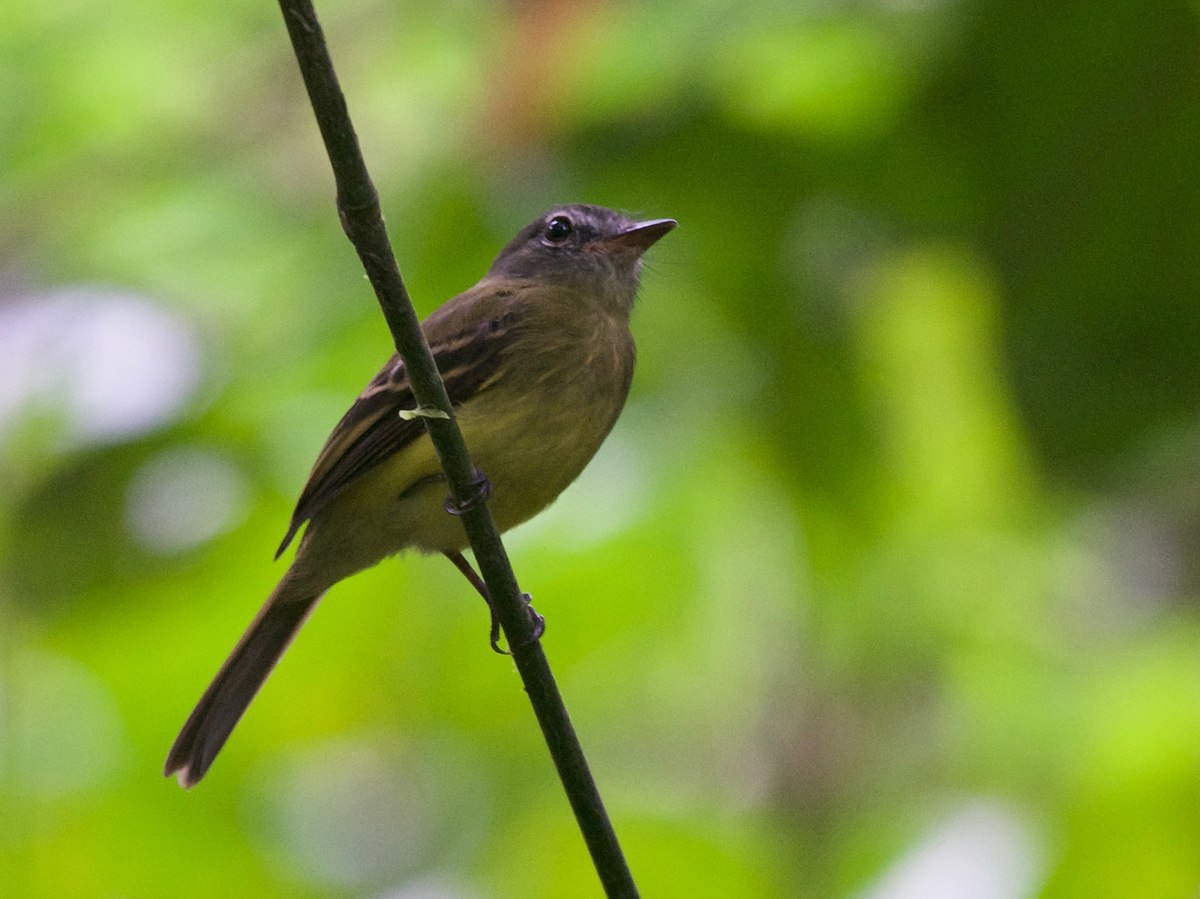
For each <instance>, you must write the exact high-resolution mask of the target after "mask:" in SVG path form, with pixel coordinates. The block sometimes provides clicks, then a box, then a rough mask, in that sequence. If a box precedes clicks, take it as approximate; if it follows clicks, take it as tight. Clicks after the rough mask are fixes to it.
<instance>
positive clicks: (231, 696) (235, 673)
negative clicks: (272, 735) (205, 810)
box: [163, 576, 322, 788]
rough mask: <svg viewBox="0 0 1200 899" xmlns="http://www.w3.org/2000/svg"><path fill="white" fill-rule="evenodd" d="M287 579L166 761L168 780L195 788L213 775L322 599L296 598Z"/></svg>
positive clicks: (318, 595) (210, 687)
mask: <svg viewBox="0 0 1200 899" xmlns="http://www.w3.org/2000/svg"><path fill="white" fill-rule="evenodd" d="M288 588H289V582H288V578H287V577H286V576H285V577H284V579H283V580H282V581H281V582H280V584H279V586H277V587H276V588H275V590H274V592H273V593H272V594H271V597H270V598H269V599H268V600H267V601H266V604H265V605H263V607H262V609H261V610H260V611H259V613H258V615H257V617H255V619H254V621H252V622H251V623H250V627H248V628H247V629H246V633H244V634H243V635H242V639H241V640H239V641H238V644H237V646H235V647H234V649H233V652H231V653H230V654H229V658H227V659H226V660H225V664H224V665H222V666H221V670H220V671H218V672H217V676H216V677H214V678H213V681H212V683H211V684H209V685H208V689H207V690H205V691H204V695H203V696H201V697H200V701H199V702H198V703H197V704H196V708H195V709H193V710H192V714H191V715H190V716H189V717H188V720H187V723H186V724H184V725H183V730H181V731H180V732H179V736H178V737H176V738H175V744H174V745H173V746H172V747H171V751H170V753H168V755H167V763H166V765H165V766H164V768H163V774H165V775H166V776H167V777H170V776H171V775H172V774H174V775H176V777H177V778H178V779H179V783H180V785H181V786H183V787H186V788H191V787H192V786H194V785H195V784H196V783H198V782H199V780H200V778H202V777H203V776H204V773H205V772H206V771H208V768H209V766H210V765H211V764H212V763H213V759H215V758H216V757H217V753H218V752H220V751H221V747H222V746H224V745H225V741H226V740H227V739H229V734H230V733H232V732H233V728H234V727H235V726H236V725H237V723H238V720H239V719H240V718H241V717H242V713H243V712H245V711H246V707H247V706H249V705H250V700H252V699H253V698H254V696H255V694H256V693H258V690H259V688H260V687H261V686H262V685H263V682H264V681H265V680H266V679H267V676H268V675H269V674H270V673H271V670H272V669H273V668H274V667H275V663H276V662H278V661H279V658H280V656H282V655H283V653H284V650H286V649H287V648H288V645H289V644H290V643H291V642H292V639H293V638H294V637H295V636H296V633H297V631H299V630H300V627H301V625H303V624H304V621H305V619H307V618H308V616H309V614H310V613H311V612H312V610H313V608H314V607H315V606H316V604H317V601H318V600H320V598H321V596H322V594H321V593H316V594H313V595H309V596H300V597H292V596H289V595H288V592H289V590H288Z"/></svg>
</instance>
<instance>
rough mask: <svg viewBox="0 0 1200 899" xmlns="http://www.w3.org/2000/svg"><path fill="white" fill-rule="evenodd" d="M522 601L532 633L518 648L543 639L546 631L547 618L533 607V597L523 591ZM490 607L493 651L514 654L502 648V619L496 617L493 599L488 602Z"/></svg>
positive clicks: (503, 654) (505, 654)
mask: <svg viewBox="0 0 1200 899" xmlns="http://www.w3.org/2000/svg"><path fill="white" fill-rule="evenodd" d="M521 602H523V603H524V605H525V614H526V615H528V616H529V624H530V634H529V639H528V640H526V641H525V642H523V643H521V644H520V645H519V646H518V647H517V649H521V648H522V647H525V646H529V645H530V644H531V643H536V642H537V641H538V640H540V639H542V634H544V633H546V619H545V618H544V617H542V616H541V615H540V614H538V611H537V609H535V608H534V607H533V597H532V596H530V595H529V594H528V593H522V594H521ZM488 608H489V609H491V612H492V628H491V632H490V637H491V644H492V651H493V652H498V653H500V655H502V656H510V655H512V653H511V652H509V651H508V650H507V649H501V648H500V619H499V618H497V617H496V610H495V608H493V606H492V603H491V601H489V602H488Z"/></svg>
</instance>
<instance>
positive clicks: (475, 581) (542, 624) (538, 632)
mask: <svg viewBox="0 0 1200 899" xmlns="http://www.w3.org/2000/svg"><path fill="white" fill-rule="evenodd" d="M442 555H444V556H445V557H446V558H447V559H449V560H450V561H451V562H453V563H454V567H455V568H457V569H458V570H459V571H461V572H462V574H463V577H465V578H466V579H467V580H468V581H470V582H471V586H472V587H474V588H475V589H476V591H478V593H479V595H480V596H482V597H483V601H484V602H486V603H487V605H488V611H489V612H490V613H491V616H492V624H491V629H490V630H489V631H488V637H489V640H490V642H491V644H492V650H493V651H495V652H498V653H500V654H501V655H511V653H508V652H506V651H504V650H503V649H501V648H500V619H499V618H497V617H496V609H495V607H494V606H493V605H492V597H491V594H490V593H488V588H487V584H485V583H484V582H483V578H481V577H480V576H479V575H478V574H476V572H475V569H474V568H472V567H471V563H470V562H468V561H467V560H466V557H464V556H463V554H462V553H460V552H459V551H458V550H443V551H442ZM521 599H522V600H524V601H525V608H526V609H527V610H528V612H529V620H530V621H532V622H533V637H532V638H530V641H529V642H530V643H533V642H535V641H537V640H540V639H541V638H542V634H544V633H545V632H546V619H545V618H543V617H542V616H541V615H539V614H538V613H537V611H536V610H535V609H534V608H533V606H532V605H531V602H532V600H533V597H531V596H530V595H529V594H528V593H522V594H521Z"/></svg>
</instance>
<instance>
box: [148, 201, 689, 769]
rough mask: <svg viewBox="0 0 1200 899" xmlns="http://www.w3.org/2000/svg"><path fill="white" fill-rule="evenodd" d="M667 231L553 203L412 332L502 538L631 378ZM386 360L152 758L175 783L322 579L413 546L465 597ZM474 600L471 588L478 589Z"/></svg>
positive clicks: (442, 515)
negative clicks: (654, 259)
mask: <svg viewBox="0 0 1200 899" xmlns="http://www.w3.org/2000/svg"><path fill="white" fill-rule="evenodd" d="M674 227H675V222H674V221H672V220H671V219H655V220H653V221H644V222H634V221H631V220H629V219H627V218H625V217H623V216H621V215H619V214H618V213H616V212H613V211H612V210H609V209H605V208H603V207H600V206H585V205H572V206H562V207H559V208H557V209H554V210H551V211H550V212H547V213H546V214H545V215H542V216H540V217H539V218H537V219H535V220H534V221H533V222H532V223H530V224H529V225H528V226H527V227H525V228H524V229H523V230H522V231H521V232H520V233H519V234H518V235H517V236H516V237H515V238H514V239H513V240H512V241H511V242H510V243H509V244H508V246H506V247H505V248H504V249H503V250H502V251H501V252H500V255H499V256H497V257H496V261H495V262H494V263H492V267H491V268H490V269H489V270H488V272H487V274H486V275H484V277H483V280H481V281H480V282H479V283H478V284H476V285H475V286H474V287H472V288H471V289H470V290H468V291H466V292H465V293H462V294H459V295H458V296H456V297H454V298H453V299H451V300H449V301H448V302H446V303H445V304H444V305H443V306H441V307H440V308H439V309H438V310H437V311H436V312H434V313H433V314H432V315H430V316H429V318H428V319H426V320H425V322H424V323H423V325H422V327H423V329H424V332H425V337H426V339H427V340H428V342H429V346H430V348H431V350H432V351H433V356H434V359H435V360H436V362H437V365H438V369H439V370H440V372H441V374H442V378H443V379H444V381H445V383H446V389H447V392H448V394H449V396H450V401H451V403H452V405H453V407H454V414H455V417H456V418H457V420H458V424H459V427H460V428H461V429H462V432H463V436H464V438H465V439H466V442H467V446H468V448H469V450H470V452H471V458H472V461H473V462H474V464H475V466H476V467H477V468H478V469H479V470H480V471H481V472H482V473H483V475H484V476H485V477H486V478H487V479H488V481H489V482H490V485H491V492H490V499H489V503H490V506H491V511H492V515H493V517H494V519H495V522H496V526H497V527H498V528H499V529H500V530H502V531H503V530H506V529H508V528H511V527H513V526H515V525H518V524H520V523H521V522H523V521H525V520H526V519H528V518H530V517H532V516H533V515H536V514H537V513H538V512H540V511H541V510H542V509H544V508H545V507H546V506H547V505H549V504H550V503H551V502H552V501H553V500H554V499H555V498H556V497H557V496H558V495H559V494H560V493H561V492H562V491H563V490H564V489H565V488H566V487H567V485H568V484H570V483H571V482H572V481H573V480H575V478H576V477H577V476H578V475H579V473H580V472H581V471H582V470H583V468H584V466H585V465H587V463H588V461H589V460H590V459H591V458H592V456H593V455H594V454H595V452H596V450H597V449H599V447H600V444H601V443H602V442H603V441H604V438H605V437H606V436H607V435H608V432H609V431H610V430H611V429H612V426H613V424H614V423H615V422H616V420H617V416H618V415H619V414H620V412H621V408H622V407H623V406H624V404H625V398H626V396H627V395H628V393H629V385H630V381H631V379H632V377H633V366H634V356H635V352H634V344H633V336H632V334H631V333H630V330H629V317H630V313H631V311H632V309H633V301H634V296H635V294H636V293H637V288H638V281H639V276H640V273H641V268H642V254H643V253H644V252H645V251H646V250H647V249H648V248H649V247H650V246H651V245H652V244H654V243H655V242H656V241H657V240H658V239H659V238H661V237H662V236H663V235H665V234H666V233H667V232H668V231H670V230H671V229H672V228H674ZM415 407H416V401H415V400H414V398H413V395H412V390H411V388H410V386H409V382H408V377H407V374H406V372H405V368H404V363H403V362H402V361H401V360H400V359H399V357H397V356H393V357H392V359H390V360H389V361H388V363H387V364H386V365H384V367H383V368H382V369H381V370H380V371H379V373H378V374H377V375H376V376H375V377H374V378H373V379H372V380H371V383H370V384H368V385H367V388H366V389H365V390H364V391H363V392H362V394H361V395H360V396H359V397H358V399H357V400H355V402H354V405H352V406H351V407H350V410H349V411H348V412H347V413H346V414H345V415H344V416H343V417H342V420H341V421H340V422H338V424H337V427H335V428H334V430H333V433H332V434H331V435H330V437H329V440H328V441H327V442H326V443H325V447H324V448H323V449H322V450H321V453H320V455H319V456H317V461H316V463H315V465H314V466H313V470H312V473H311V474H310V475H309V478H308V483H307V484H306V485H305V487H304V490H303V491H302V492H301V494H300V499H299V501H298V503H297V504H296V511H295V513H294V514H293V515H292V521H291V525H290V526H289V527H288V531H287V535H286V536H285V537H284V539H283V544H282V545H281V546H280V547H279V552H278V553H277V554H276V557H278V555H279V554H281V553H282V552H283V551H284V550H285V549H286V548H287V546H288V544H289V543H290V542H291V541H292V539H293V538H294V537H295V536H296V534H297V533H298V532H299V530H300V528H301V527H302V526H303V525H304V524H305V523H306V522H307V524H308V527H307V528H306V529H305V531H304V536H303V537H302V538H301V539H300V543H299V548H298V549H297V551H296V556H295V559H294V560H293V562H292V564H291V566H290V567H289V568H288V570H287V572H286V573H285V574H284V576H283V578H282V579H281V580H280V582H279V584H278V585H277V586H276V587H275V590H274V591H273V592H272V593H271V595H270V597H269V598H268V599H267V601H266V604H265V605H263V607H262V609H261V610H260V611H259V613H258V615H257V616H256V617H255V619H254V620H253V621H252V622H251V623H250V626H249V628H248V629H247V630H246V632H245V634H243V635H242V638H241V640H240V641H238V644H237V646H235V647H234V649H233V652H232V653H230V655H229V658H228V659H226V660H225V664H224V665H222V666H221V669H220V671H218V672H217V675H216V677H215V678H214V679H213V682H212V683H211V684H210V685H209V687H208V689H207V690H205V692H204V695H203V696H202V697H201V698H200V701H199V703H198V704H197V705H196V708H195V709H194V710H193V711H192V714H191V716H190V717H189V718H188V720H187V723H186V724H184V726H183V730H182V731H180V734H179V736H178V737H177V738H176V740H175V744H174V745H173V746H172V747H171V751H170V753H169V755H168V756H167V762H166V766H165V772H164V773H165V774H167V775H168V776H169V775H171V774H175V775H177V777H178V779H179V782H180V783H181V784H182V785H183V786H185V787H191V786H192V785H194V784H195V783H196V782H197V781H199V780H200V778H202V777H203V776H204V774H205V772H206V771H207V770H208V768H209V766H210V765H211V764H212V762H213V759H214V758H215V757H216V755H217V753H218V752H219V751H220V750H221V747H222V746H223V745H224V744H225V741H226V739H228V737H229V734H230V733H231V732H232V731H233V728H234V726H235V725H236V724H237V722H238V720H239V719H240V718H241V716H242V713H243V712H245V710H246V707H247V706H248V705H249V704H250V701H251V700H252V699H253V698H254V696H255V694H256V693H257V692H258V690H259V688H260V687H261V686H262V684H263V682H264V681H265V680H266V678H267V676H268V675H269V674H270V673H271V670H272V669H273V668H274V667H275V664H276V662H278V661H279V658H280V656H282V655H283V652H284V650H286V649H287V647H288V645H289V644H290V643H291V641H292V639H293V637H295V635H296V632H297V631H298V630H299V629H300V626H301V625H302V624H303V623H304V621H305V619H306V618H307V617H308V615H309V614H310V613H311V612H312V610H313V608H314V607H315V606H316V605H317V602H318V601H319V600H320V599H321V597H322V596H323V595H324V593H325V591H326V590H328V589H329V588H330V587H331V586H333V585H334V584H335V583H337V582H338V581H340V580H342V579H343V578H346V577H349V576H350V575H352V574H354V573H355V572H358V571H362V570H363V569H365V568H369V567H370V566H372V565H375V564H376V563H377V562H379V561H381V560H382V559H384V558H385V557H387V556H390V555H393V554H394V553H398V552H400V551H401V550H404V549H407V548H409V547H413V548H415V549H417V550H419V551H422V552H440V553H443V554H445V555H446V556H447V557H448V558H449V559H451V561H453V562H454V563H455V565H457V566H458V567H459V569H460V570H462V571H463V573H464V574H466V575H467V576H468V577H469V578H471V579H472V583H473V584H475V585H476V587H477V588H480V589H481V592H484V591H483V590H482V587H481V582H480V581H479V579H478V576H475V575H474V573H473V571H472V570H471V568H470V566H469V564H468V563H467V561H466V560H465V559H464V558H463V556H462V550H463V549H464V548H466V546H467V539H466V535H465V532H464V530H463V526H462V524H461V522H459V520H458V519H457V518H456V517H454V516H453V515H451V514H448V512H447V509H446V496H447V488H446V482H445V477H444V475H443V474H442V469H441V466H440V464H439V462H438V458H437V455H436V453H435V452H434V448H433V444H432V442H431V441H430V439H429V435H428V434H427V433H426V430H425V426H424V423H423V421H422V420H421V418H420V416H412V415H408V414H402V413H406V412H411V411H412V410H414V409H415ZM484 596H485V598H486V592H484Z"/></svg>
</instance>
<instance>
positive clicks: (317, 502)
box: [275, 310, 517, 558]
mask: <svg viewBox="0 0 1200 899" xmlns="http://www.w3.org/2000/svg"><path fill="white" fill-rule="evenodd" d="M431 323H432V321H431ZM516 325H517V316H516V314H515V312H513V311H512V310H508V311H505V312H503V313H502V314H499V315H496V316H494V317H485V318H484V319H482V320H481V321H478V322H477V323H476V324H474V325H471V326H468V327H465V328H462V329H456V330H454V331H453V332H451V335H450V336H449V337H448V338H447V339H445V340H442V341H438V342H434V343H432V345H431V349H432V351H433V357H434V361H435V362H437V366H438V370H439V371H440V372H441V374H442V379H443V381H445V384H446V392H447V393H448V394H449V395H450V403H451V405H452V406H456V407H457V406H461V405H462V404H463V403H465V402H466V401H467V400H469V399H471V398H472V397H474V396H476V395H477V394H478V393H479V391H480V390H481V388H484V389H485V388H486V385H487V382H488V381H489V380H490V379H491V377H492V376H493V375H494V374H495V373H496V370H497V369H498V368H499V367H500V364H501V362H502V361H503V357H504V350H505V348H506V347H507V346H508V345H509V341H508V340H507V339H505V338H506V336H507V332H509V331H510V330H511V329H512V328H514V327H516ZM426 329H427V332H428V331H429V330H432V329H431V328H430V327H429V325H428V324H427V326H426ZM415 407H416V400H415V398H414V397H413V393H412V386H411V385H410V384H409V381H408V374H407V372H406V371H405V369H404V363H403V362H402V361H401V360H400V357H399V356H393V357H392V358H391V359H389V360H388V362H387V364H386V365H384V366H383V368H382V369H380V370H379V372H378V374H376V375H375V377H374V378H372V379H371V383H370V384H368V385H367V387H366V389H365V390H363V392H362V393H361V394H359V397H358V399H356V400H355V401H354V405H352V406H351V407H350V409H349V410H348V411H347V412H346V414H345V415H343V416H342V420H341V421H339V422H338V424H337V426H336V427H335V428H334V429H333V433H332V434H330V435H329V439H328V440H327V441H326V442H325V446H324V448H322V450H321V452H320V454H319V455H318V456H317V461H316V462H315V463H314V465H313V469H312V472H311V473H310V474H309V476H308V482H307V483H306V484H305V485H304V489H303V490H302V491H301V493H300V499H299V500H298V501H297V502H296V510H295V512H293V513H292V520H291V523H290V524H289V525H288V530H287V534H285V535H284V538H283V542H282V543H281V544H280V545H279V550H278V551H277V552H276V553H275V558H279V556H280V555H282V554H283V551H284V550H285V549H287V547H288V544H290V543H291V542H292V540H293V539H294V538H295V536H296V533H297V532H298V531H299V530H300V528H301V527H302V526H303V525H304V523H305V522H306V521H310V520H311V519H312V518H313V517H314V516H315V515H317V513H319V512H320V511H321V510H322V509H323V508H325V507H326V506H327V505H328V504H329V503H330V502H332V501H333V500H334V498H336V497H337V496H338V495H339V494H340V493H341V492H342V491H343V490H344V489H346V487H347V486H348V485H349V484H351V483H352V482H354V481H355V480H357V479H358V478H360V477H362V476H363V475H364V474H366V473H367V472H368V471H370V470H371V469H372V468H374V467H375V466H376V465H379V464H380V463H381V462H383V461H384V460H386V459H388V458H389V457H391V456H392V455H393V454H395V453H396V452H398V451H399V450H401V449H403V448H404V447H405V446H407V445H408V444H410V443H412V442H413V441H414V440H416V439H417V438H418V437H420V436H421V435H422V434H423V433H425V425H424V419H422V418H419V417H418V418H412V419H404V418H401V417H400V412H401V410H404V409H413V408H415Z"/></svg>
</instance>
